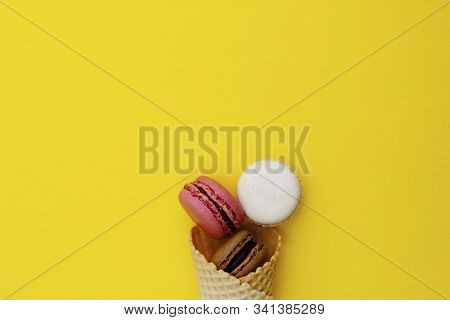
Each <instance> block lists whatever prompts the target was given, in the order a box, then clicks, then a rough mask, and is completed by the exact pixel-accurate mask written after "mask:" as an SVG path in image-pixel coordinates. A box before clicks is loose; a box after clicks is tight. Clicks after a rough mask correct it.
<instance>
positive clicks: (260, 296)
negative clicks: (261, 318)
mask: <svg viewBox="0 0 450 320" xmlns="http://www.w3.org/2000/svg"><path fill="white" fill-rule="evenodd" d="M242 229H247V230H250V231H251V232H252V234H253V236H254V238H255V239H256V240H257V241H259V242H262V243H263V244H264V246H265V247H266V250H267V256H266V259H265V263H264V264H263V265H262V266H260V267H258V269H256V271H254V272H252V273H249V274H248V275H246V276H244V277H242V278H239V279H238V278H236V277H233V276H232V275H230V274H228V273H226V272H224V271H222V270H217V267H216V266H215V265H214V264H213V263H211V262H209V260H210V259H211V257H212V255H213V254H214V252H215V251H216V250H217V248H218V247H219V246H220V245H221V244H222V243H223V242H224V241H225V240H215V239H213V238H211V237H209V236H208V235H207V234H206V233H205V232H203V231H202V230H201V229H200V228H198V227H193V228H192V230H191V237H190V248H191V253H192V258H193V260H194V268H195V273H196V276H197V282H198V287H199V291H200V296H201V298H202V299H207V300H210V299H213V300H268V299H273V297H272V287H273V282H274V277H275V267H276V264H277V261H278V255H279V251H280V247H281V236H280V235H279V234H278V232H277V231H276V230H275V229H272V228H263V227H259V226H255V225H243V226H242Z"/></svg>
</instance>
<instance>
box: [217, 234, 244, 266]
mask: <svg viewBox="0 0 450 320" xmlns="http://www.w3.org/2000/svg"><path fill="white" fill-rule="evenodd" d="M250 235H251V234H250V232H249V231H247V230H241V231H238V232H237V233H235V234H234V235H233V236H231V237H230V238H229V239H228V240H227V241H226V242H225V243H224V244H222V246H220V248H219V249H217V251H216V252H215V253H214V255H213V256H212V258H211V262H212V263H214V264H215V265H216V266H217V268H219V269H223V268H225V267H226V265H227V264H228V262H230V260H231V258H232V257H233V256H234V255H235V254H237V252H239V250H240V249H241V248H242V247H243V246H244V245H245V243H246V242H247V241H245V242H243V240H244V239H245V238H247V237H249V236H250ZM249 239H251V238H249Z"/></svg>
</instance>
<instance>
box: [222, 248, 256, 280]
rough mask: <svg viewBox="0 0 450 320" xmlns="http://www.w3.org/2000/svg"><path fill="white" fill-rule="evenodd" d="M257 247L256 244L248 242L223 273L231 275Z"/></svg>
mask: <svg viewBox="0 0 450 320" xmlns="http://www.w3.org/2000/svg"><path fill="white" fill-rule="evenodd" d="M255 246H256V242H254V241H253V240H250V241H249V242H247V243H246V244H245V245H244V246H243V247H242V249H241V250H239V252H238V253H237V254H236V255H235V256H234V257H233V258H232V259H231V260H230V262H229V263H228V265H227V266H226V267H225V269H223V271H225V272H228V273H231V272H233V270H234V269H236V268H237V267H238V266H239V265H240V264H241V263H242V262H243V261H244V260H245V258H247V256H248V254H249V253H250V251H252V249H253V248H254V247H255Z"/></svg>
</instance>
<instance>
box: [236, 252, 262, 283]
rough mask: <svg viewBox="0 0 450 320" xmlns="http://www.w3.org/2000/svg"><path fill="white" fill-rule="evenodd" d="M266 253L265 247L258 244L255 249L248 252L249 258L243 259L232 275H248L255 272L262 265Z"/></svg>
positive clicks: (237, 276) (238, 276)
mask: <svg viewBox="0 0 450 320" xmlns="http://www.w3.org/2000/svg"><path fill="white" fill-rule="evenodd" d="M265 255H266V252H265V249H264V247H263V246H262V245H261V244H258V245H257V246H256V247H254V248H253V250H252V251H251V252H250V253H249V254H248V256H247V258H246V259H245V260H244V261H242V263H241V265H240V266H239V267H238V268H236V270H234V271H233V272H231V275H233V276H235V277H236V278H240V277H243V276H246V275H247V274H249V273H250V272H253V271H255V270H256V268H258V267H259V266H260V265H261V262H262V261H263V260H264V258H265Z"/></svg>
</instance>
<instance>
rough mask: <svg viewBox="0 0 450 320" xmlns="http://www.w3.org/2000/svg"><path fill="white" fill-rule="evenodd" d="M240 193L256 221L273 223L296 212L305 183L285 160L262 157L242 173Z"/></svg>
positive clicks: (238, 189) (246, 212)
mask: <svg viewBox="0 0 450 320" xmlns="http://www.w3.org/2000/svg"><path fill="white" fill-rule="evenodd" d="M237 193H238V199H239V202H240V203H241V205H242V207H243V209H244V211H245V214H246V215H247V217H248V218H249V219H250V220H251V221H253V222H254V223H256V224H260V225H266V226H270V225H277V224H280V223H282V222H283V221H285V220H287V219H288V218H289V217H290V216H291V215H292V214H293V213H294V211H295V209H296V208H297V207H298V205H299V204H300V200H301V196H302V186H301V184H300V180H299V178H298V176H297V175H296V174H295V172H294V171H293V170H292V169H291V168H290V167H289V166H288V165H286V164H285V163H282V162H279V161H274V160H261V161H257V162H255V163H253V164H251V165H250V166H249V167H248V168H247V169H246V170H245V171H244V172H243V173H242V175H241V177H240V178H239V182H238V187H237Z"/></svg>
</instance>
